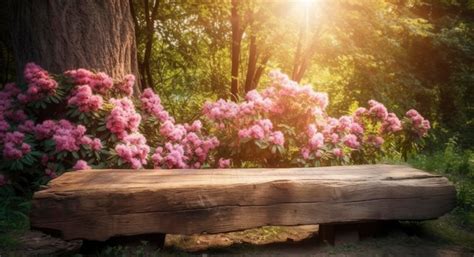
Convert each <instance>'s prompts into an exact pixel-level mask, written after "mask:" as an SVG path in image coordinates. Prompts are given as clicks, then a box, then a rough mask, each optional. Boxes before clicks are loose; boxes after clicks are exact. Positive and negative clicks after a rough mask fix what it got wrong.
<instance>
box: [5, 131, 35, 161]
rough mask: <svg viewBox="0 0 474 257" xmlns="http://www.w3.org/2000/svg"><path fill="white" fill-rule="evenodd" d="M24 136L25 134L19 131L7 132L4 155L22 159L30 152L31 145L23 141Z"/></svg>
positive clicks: (9, 157) (6, 157)
mask: <svg viewBox="0 0 474 257" xmlns="http://www.w3.org/2000/svg"><path fill="white" fill-rule="evenodd" d="M24 138H25V134H23V133H21V132H18V131H15V132H8V133H6V135H5V139H4V142H3V143H4V144H3V157H4V158H5V159H9V160H12V159H20V158H22V157H23V155H25V154H27V153H29V152H30V151H31V146H30V145H29V144H27V143H25V142H24V141H23V140H24Z"/></svg>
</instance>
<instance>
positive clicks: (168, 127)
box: [160, 120, 186, 141]
mask: <svg viewBox="0 0 474 257" xmlns="http://www.w3.org/2000/svg"><path fill="white" fill-rule="evenodd" d="M160 133H161V134H162V135H163V136H164V137H166V138H167V139H169V140H171V141H179V140H181V139H183V138H184V136H185V135H186V129H185V128H184V126H183V125H180V124H178V125H175V124H173V122H172V121H170V120H167V121H165V122H164V123H163V124H162V125H161V127H160Z"/></svg>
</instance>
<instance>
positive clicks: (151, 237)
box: [81, 233, 166, 254]
mask: <svg viewBox="0 0 474 257" xmlns="http://www.w3.org/2000/svg"><path fill="white" fill-rule="evenodd" d="M165 239H166V234H163V233H155V234H145V235H136V236H119V237H113V238H110V239H108V240H107V241H105V242H99V241H89V240H84V241H83V243H82V247H81V253H82V254H93V253H97V252H99V251H101V250H103V249H105V248H106V247H107V246H117V245H123V246H132V247H133V246H140V245H141V244H142V242H143V241H147V242H148V245H149V246H152V247H154V248H157V249H158V248H159V249H163V247H164V246H165Z"/></svg>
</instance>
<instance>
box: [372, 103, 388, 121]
mask: <svg viewBox="0 0 474 257" xmlns="http://www.w3.org/2000/svg"><path fill="white" fill-rule="evenodd" d="M369 105H370V109H369V114H371V115H373V116H375V117H377V118H378V119H380V120H385V119H386V118H387V116H388V112H387V108H385V106H384V105H383V104H381V103H379V102H377V101H375V100H370V101H369Z"/></svg>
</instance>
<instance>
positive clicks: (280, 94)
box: [0, 63, 430, 185]
mask: <svg viewBox="0 0 474 257" xmlns="http://www.w3.org/2000/svg"><path fill="white" fill-rule="evenodd" d="M270 78H271V83H270V85H268V86H267V87H265V88H264V89H263V90H262V91H260V92H259V91H256V90H253V91H250V92H248V94H247V95H246V97H245V100H243V101H241V102H239V103H236V102H232V101H228V100H227V101H226V100H222V99H220V100H218V101H215V102H207V103H205V105H204V106H203V109H202V113H201V114H202V117H201V120H194V121H189V122H188V123H179V122H177V121H176V120H175V119H174V118H173V117H172V116H171V115H170V114H169V113H168V112H167V111H166V109H165V108H164V106H163V105H162V104H161V100H160V97H159V96H158V95H156V94H155V93H154V92H153V91H152V90H151V89H145V90H144V91H143V92H142V93H141V94H139V95H138V96H134V95H133V88H134V82H135V78H134V76H133V75H127V76H125V77H124V78H118V79H117V78H116V79H113V78H111V77H109V76H108V75H107V74H105V73H101V72H93V71H89V70H85V69H77V70H70V71H66V72H64V73H63V74H58V75H54V74H49V73H48V72H47V71H45V70H43V69H42V68H41V67H39V66H37V65H35V64H33V63H29V64H28V65H27V66H26V67H25V71H24V81H25V83H24V84H18V85H17V84H14V83H10V84H6V85H4V87H3V89H2V90H1V92H0V150H1V154H2V159H1V161H0V165H1V166H0V168H1V173H0V183H1V184H2V185H3V184H6V183H12V182H17V183H20V184H21V183H31V182H32V181H36V182H38V181H39V182H40V183H43V182H45V181H46V180H47V179H49V178H54V177H55V176H57V175H59V174H61V173H63V172H66V171H71V170H83V169H91V168H132V169H141V168H165V169H176V168H177V169H183V168H212V167H219V168H228V167H293V166H321V165H338V164H351V163H356V164H358V163H372V162H375V161H377V160H378V159H380V158H381V157H383V155H384V154H387V153H402V154H404V153H407V152H409V151H411V150H413V149H414V148H415V147H416V145H417V144H418V143H419V142H420V140H419V139H421V138H422V137H424V136H425V135H426V134H427V132H428V130H429V128H430V124H429V122H428V121H427V120H425V119H424V118H423V117H422V116H421V115H420V114H419V113H418V112H417V111H415V110H409V111H408V112H407V113H406V115H405V117H404V118H403V119H401V120H400V119H399V118H398V117H397V115H395V114H394V113H390V112H389V111H388V110H387V109H386V107H385V106H384V105H383V104H381V103H379V102H377V101H375V100H371V101H369V103H368V106H366V107H365V108H364V107H360V108H358V109H357V110H355V111H354V113H351V114H348V115H346V116H342V117H339V118H335V117H330V116H328V115H327V112H326V108H327V107H328V105H329V99H328V96H327V94H325V93H322V92H316V91H314V90H313V88H312V87H311V86H309V85H306V86H301V85H298V84H297V83H296V82H294V81H291V80H290V79H288V77H287V76H286V75H284V74H282V73H280V72H277V71H275V72H272V73H271V74H270ZM38 179H39V180H38Z"/></svg>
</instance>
